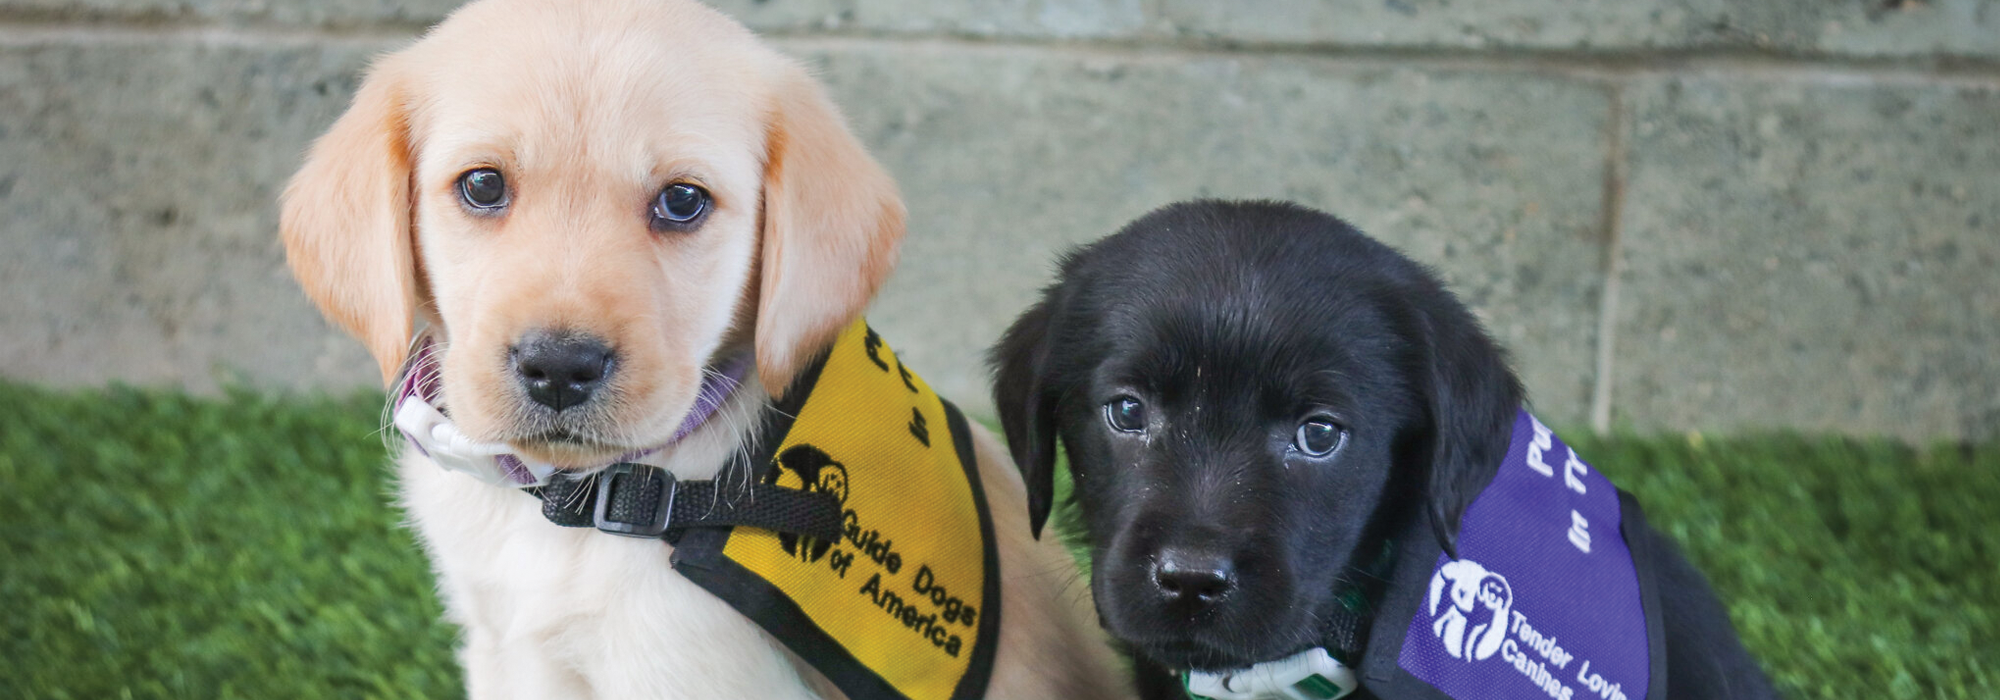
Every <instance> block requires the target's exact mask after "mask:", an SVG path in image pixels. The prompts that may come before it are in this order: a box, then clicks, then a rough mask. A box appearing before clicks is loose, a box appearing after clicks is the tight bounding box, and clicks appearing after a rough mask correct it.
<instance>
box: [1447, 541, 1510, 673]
mask: <svg viewBox="0 0 2000 700" xmlns="http://www.w3.org/2000/svg"><path fill="white" fill-rule="evenodd" d="M1441 605H1442V607H1443V609H1442V610H1440V609H1439V608H1440V606H1441ZM1513 607H1514V589H1513V588H1511V587H1509V586H1508V585H1507V577H1505V576H1501V575H1499V574H1496V573H1493V572H1491V571H1487V570H1486V567H1484V566H1480V565H1479V564H1478V563H1476V562H1473V561H1472V560H1470V559H1460V560H1458V561H1453V562H1449V563H1446V564H1445V565H1444V566H1440V567H1438V570H1437V573H1435V574H1432V575H1431V592H1430V614H1431V618H1432V622H1431V631H1432V632H1434V633H1436V634H1437V636H1438V639H1439V640H1441V641H1443V642H1444V650H1445V652H1446V653H1449V654H1451V656H1452V658H1455V659H1464V660H1466V661H1484V660H1486V659H1488V658H1491V657H1492V656H1493V652H1496V651H1499V650H1500V643H1501V642H1503V641H1506V639H1507V612H1508V611H1509V610H1510V609H1512V608H1513Z"/></svg>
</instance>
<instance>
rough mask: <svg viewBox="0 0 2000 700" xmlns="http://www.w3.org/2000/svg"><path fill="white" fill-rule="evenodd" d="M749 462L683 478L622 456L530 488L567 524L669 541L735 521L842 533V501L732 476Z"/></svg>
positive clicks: (832, 535)
mask: <svg viewBox="0 0 2000 700" xmlns="http://www.w3.org/2000/svg"><path fill="white" fill-rule="evenodd" d="M744 469H745V467H743V465H741V464H740V463H731V465H730V467H729V468H728V469H725V470H723V477H722V478H721V479H718V480H707V479H704V480H700V481H680V480H677V479H675V478H674V476H673V475H672V474H670V473H668V472H667V471H666V470H664V469H660V468H657V467H652V466H648V465H644V464H632V463H621V464H615V465H612V466H611V467H609V468H606V469H605V470H603V471H601V472H598V473H595V474H590V475H586V476H581V477H578V476H571V475H568V474H559V475H557V476H555V477H554V478H552V479H551V480H550V481H549V483H548V484H547V485H545V486H540V487H536V488H531V489H527V491H528V492H529V493H532V494H534V496H535V497H536V498H539V499H542V517H545V518H548V520H549V522H552V523H555V524H557V525H561V526H563V527H596V528H597V529H599V530H603V531H605V532H609V533H611V534H615V535H625V536H628V537H644V538H659V539H664V540H666V541H667V542H669V543H674V542H678V541H680V538H681V535H683V534H685V533H686V532H687V530H688V528H696V527H736V526H743V527H754V528H759V529H764V530H771V531H773V532H782V533H786V534H794V535H804V536H806V537H812V538H815V539H820V540H824V541H829V542H835V541H839V540H840V538H841V535H842V527H843V526H842V522H841V513H840V501H839V500H837V499H835V498H834V497H833V495H832V494H828V493H822V492H806V491H800V490H797V489H789V488H785V487H782V486H775V485H771V484H765V483H762V482H759V481H754V480H751V479H748V478H742V479H730V478H729V477H730V476H731V475H735V474H744V473H747V472H745V471H742V470H744Z"/></svg>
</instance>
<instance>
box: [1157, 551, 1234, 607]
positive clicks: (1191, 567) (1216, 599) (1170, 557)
mask: <svg viewBox="0 0 2000 700" xmlns="http://www.w3.org/2000/svg"><path fill="white" fill-rule="evenodd" d="M1150 568H1151V569H1152V579H1153V593H1154V595H1157V596H1159V598H1160V600H1161V602H1162V603H1163V604H1164V605H1165V606H1166V608H1167V609H1168V610H1169V611H1172V612H1179V613H1181V614H1182V616H1185V617H1194V616H1195V615H1198V614H1200V613H1201V612H1202V611H1204V610H1206V609H1208V608H1209V607H1210V606H1213V605H1215V604H1217V603H1220V602H1222V601H1223V600H1224V599H1226V598H1227V597H1228V596H1229V594H1230V593H1231V592H1233V591H1234V590H1235V589H1236V563H1235V560H1234V558H1233V557H1230V556H1228V555H1226V554H1221V553H1218V552H1215V551H1213V550H1201V549H1190V548H1181V547H1168V548H1165V549H1161V550H1160V552H1159V553H1158V554H1157V555H1154V556H1153V558H1152V566H1151V567H1150Z"/></svg>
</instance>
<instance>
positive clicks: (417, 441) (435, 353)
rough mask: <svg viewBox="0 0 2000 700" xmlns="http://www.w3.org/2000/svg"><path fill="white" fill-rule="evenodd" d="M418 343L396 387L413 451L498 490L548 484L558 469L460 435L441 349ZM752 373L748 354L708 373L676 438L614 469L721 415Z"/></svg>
mask: <svg viewBox="0 0 2000 700" xmlns="http://www.w3.org/2000/svg"><path fill="white" fill-rule="evenodd" d="M416 342H417V346H416V348H415V349H414V351H413V352H411V353H410V359H409V360H408V361H406V362H405V363H404V365H403V372H402V378H401V379H400V380H398V381H397V383H396V393H395V397H394V399H393V401H394V405H395V422H396V429H397V430H398V431H400V432H402V434H403V438H404V439H406V440H408V441H409V442H410V446H411V447H414V448H416V450H417V451H418V452H421V453H423V455H424V456H425V457H429V458H430V459H431V461H433V462H436V463H437V464H438V466H440V467H444V468H445V469H447V470H450V471H460V472H465V473H467V474H470V475H472V476H474V477H476V478H478V479H480V480H481V481H485V482H487V483H491V484H494V485H499V486H514V487H528V486H541V485H544V484H547V483H548V481H549V478H550V477H552V476H554V475H555V473H556V472H557V471H558V469H557V467H556V466H555V465H553V464H549V463H546V462H538V461H535V460H531V459H528V458H526V457H522V456H521V455H518V454H515V453H514V450H513V448H511V447H508V446H507V444H506V443H498V442H478V441H474V440H472V439H470V438H468V437H466V436H465V434H464V433H461V432H459V430H458V427H457V426H456V425H453V424H452V422H451V418H450V417H448V416H446V415H445V414H444V412H443V410H442V409H443V406H442V405H441V404H440V403H439V393H440V387H439V384H440V381H441V378H440V377H439V375H438V370H439V363H440V359H441V358H440V356H439V352H440V351H439V349H438V344H437V342H436V341H435V340H433V339H432V338H431V337H430V336H428V335H426V336H422V337H420V338H418V339H417V341H416ZM749 369H750V356H749V355H748V354H737V355H732V356H730V357H728V358H727V359H724V360H723V361H722V362H720V363H717V364H716V365H715V366H713V367H709V368H704V369H703V370H702V374H703V375H704V376H703V378H702V382H701V389H700V390H699V391H698V392H697V393H696V394H695V399H694V406H693V407H691V408H689V409H688V413H687V417H685V418H683V419H681V425H680V427H679V428H677V429H675V430H674V435H673V437H671V438H669V439H668V440H667V441H666V442H665V443H662V444H660V445H656V446H654V447H650V448H647V449H644V450H639V451H636V452H629V453H626V454H624V455H620V456H619V457H618V459H616V460H613V461H612V462H611V464H617V463H623V462H634V463H639V464H648V463H649V462H648V460H649V459H650V458H652V457H654V456H656V455H658V454H659V453H660V452H661V451H662V450H665V449H666V448H668V447H671V446H673V445H674V444H675V443H678V442H680V441H681V440H682V439H683V438H686V437H687V436H689V435H691V434H693V433H694V431H695V430H697V429H699V428H701V426H702V425H704V424H706V423H707V422H708V419H709V418H711V417H714V415H715V413H716V411H718V410H721V408H722V405H723V403H725V402H727V401H728V400H729V396H730V394H732V393H734V392H735V391H736V387H737V386H739V385H741V384H742V383H743V377H744V375H745V374H747V373H748V372H749ZM599 466H608V465H599ZM652 466H662V465H658V464H654V465H652Z"/></svg>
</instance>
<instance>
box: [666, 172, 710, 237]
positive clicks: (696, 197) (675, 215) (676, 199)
mask: <svg viewBox="0 0 2000 700" xmlns="http://www.w3.org/2000/svg"><path fill="white" fill-rule="evenodd" d="M709 206H710V200H709V196H708V190H704V189H702V188H700V187H699V186H696V185H690V184H688V183H685V182H676V183H674V184H671V185H667V187H666V189H663V190H660V196H658V197H654V198H653V225H654V226H657V227H660V228H668V229H681V228H687V227H689V226H692V225H694V223H695V222H696V221H698V220H700V219H701V217H702V216H703V215H705V214H707V213H708V209H709Z"/></svg>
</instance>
